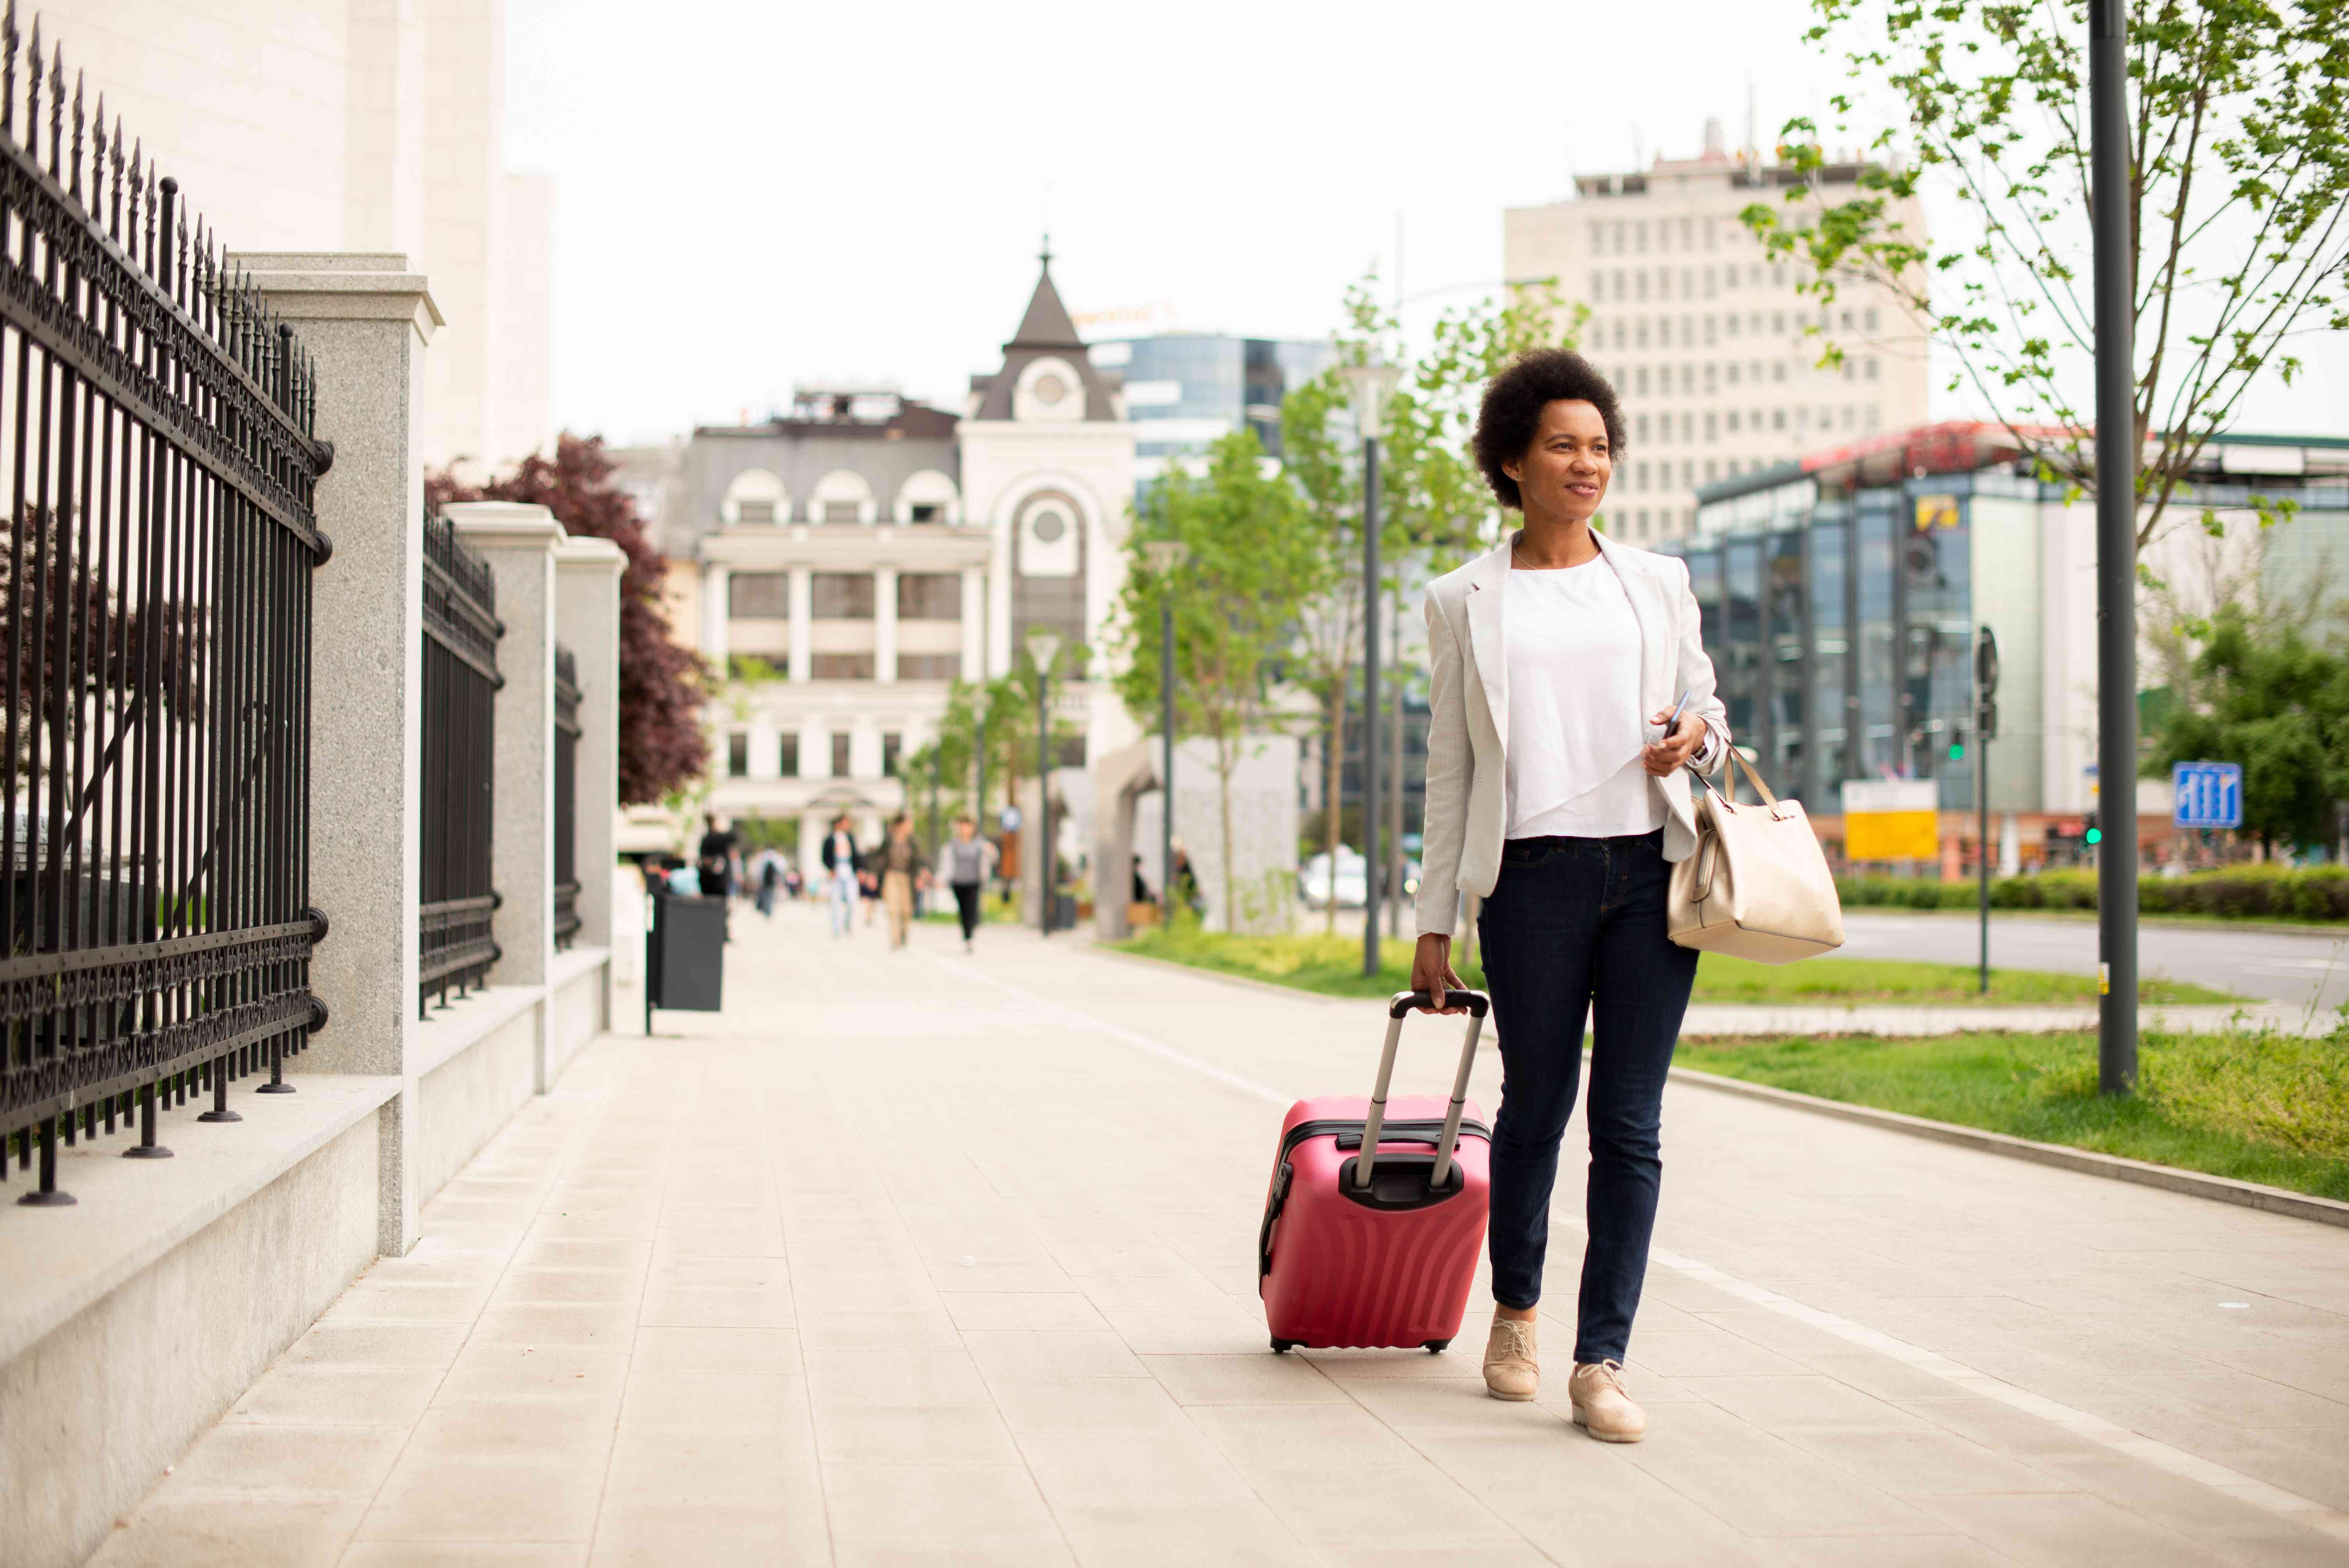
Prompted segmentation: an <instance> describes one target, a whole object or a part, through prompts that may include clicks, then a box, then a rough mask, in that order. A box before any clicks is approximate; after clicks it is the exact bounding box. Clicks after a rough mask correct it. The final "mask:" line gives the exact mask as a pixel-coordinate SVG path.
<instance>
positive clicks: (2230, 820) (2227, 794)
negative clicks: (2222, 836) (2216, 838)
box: [2169, 762, 2243, 828]
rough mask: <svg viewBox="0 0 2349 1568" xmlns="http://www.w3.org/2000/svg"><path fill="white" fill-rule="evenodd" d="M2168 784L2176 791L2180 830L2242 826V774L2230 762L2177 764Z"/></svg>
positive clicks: (2236, 765) (2176, 818) (2235, 765)
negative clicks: (2174, 787)
mask: <svg viewBox="0 0 2349 1568" xmlns="http://www.w3.org/2000/svg"><path fill="white" fill-rule="evenodd" d="M2169 780H2170V782H2171V784H2173V785H2174V786H2176V788H2177V790H2178V809H2177V814H2176V817H2175V820H2176V822H2177V824H2178V826H2179V827H2181V828H2240V827H2241V826H2242V825H2243V770H2242V769H2241V767H2240V765H2238V764H2236V763H2232V762H2178V763H2174V764H2172V765H2171V767H2170V769H2169Z"/></svg>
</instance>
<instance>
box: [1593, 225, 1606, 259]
mask: <svg viewBox="0 0 2349 1568" xmlns="http://www.w3.org/2000/svg"><path fill="white" fill-rule="evenodd" d="M1606 249H1607V226H1606V225H1605V224H1603V223H1593V224H1591V225H1590V253H1591V254H1592V255H1594V256H1596V255H1599V254H1602V253H1605V251H1606Z"/></svg>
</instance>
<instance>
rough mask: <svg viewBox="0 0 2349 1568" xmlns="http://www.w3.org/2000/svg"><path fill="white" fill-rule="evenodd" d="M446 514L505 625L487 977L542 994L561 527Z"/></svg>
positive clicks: (549, 932) (547, 957) (547, 937)
mask: <svg viewBox="0 0 2349 1568" xmlns="http://www.w3.org/2000/svg"><path fill="white" fill-rule="evenodd" d="M447 512H448V517H449V521H451V522H453V523H455V524H456V526H457V537H458V538H459V539H460V540H462V541H463V542H465V543H467V544H468V545H471V547H472V548H473V549H474V550H475V551H477V552H480V553H481V558H482V559H483V560H485V561H487V562H489V563H490V571H491V573H492V576H493V578H494V579H495V581H496V583H497V593H498V619H499V620H500V621H502V622H503V623H504V624H505V634H504V635H503V636H502V637H500V638H499V639H498V678H499V680H500V682H501V683H502V684H501V685H500V686H498V696H497V745H496V751H495V764H494V766H495V768H496V773H495V775H494V777H495V780H496V782H495V784H494V787H493V788H492V792H491V797H490V804H491V817H490V857H491V872H490V885H491V886H492V887H493V888H495V889H497V892H498V907H497V912H496V913H493V914H492V915H491V916H490V934H491V935H492V937H493V938H495V939H496V941H497V944H498V964H497V967H496V968H495V969H494V970H492V972H491V978H492V980H493V981H494V982H495V983H496V984H498V985H545V984H546V980H547V974H548V971H549V969H550V968H551V966H552V965H553V964H554V551H555V547H556V546H557V545H559V544H561V543H562V542H563V540H564V532H563V525H562V524H561V523H559V522H557V521H554V513H553V512H551V511H547V510H546V508H544V507H543V506H529V505H524V504H523V503H520V502H516V501H499V500H483V501H460V502H458V503H456V504H454V505H451V506H450V507H449V508H448V509H447ZM542 1055H543V1053H542ZM538 1088H539V1090H540V1092H541V1093H543V1092H545V1089H546V1085H545V1084H544V1083H541V1084H540V1085H539V1086H538Z"/></svg>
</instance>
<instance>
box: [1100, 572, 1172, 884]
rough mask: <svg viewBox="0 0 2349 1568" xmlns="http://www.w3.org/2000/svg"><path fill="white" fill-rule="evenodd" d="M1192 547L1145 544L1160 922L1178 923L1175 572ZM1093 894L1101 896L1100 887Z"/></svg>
mask: <svg viewBox="0 0 2349 1568" xmlns="http://www.w3.org/2000/svg"><path fill="white" fill-rule="evenodd" d="M1190 553H1191V547H1190V546H1189V545H1187V544H1185V543H1184V542H1182V541H1181V540H1179V539H1154V540H1152V541H1150V542H1148V543H1146V544H1144V545H1143V547H1142V554H1143V559H1144V560H1146V561H1148V562H1150V572H1151V575H1153V576H1154V577H1156V578H1157V579H1158V729H1159V735H1160V737H1161V738H1162V741H1163V743H1164V751H1165V760H1164V762H1163V763H1162V764H1161V765H1160V767H1159V769H1158V909H1159V916H1160V923H1161V924H1164V925H1170V926H1171V925H1173V924H1174V573H1177V572H1179V571H1181V570H1182V567H1183V562H1184V561H1185V559H1186V558H1187V557H1188V556H1189V555H1190ZM1093 896H1094V897H1095V898H1099V897H1100V896H1101V893H1100V890H1099V888H1098V887H1096V888H1095V890H1094V893H1093Z"/></svg>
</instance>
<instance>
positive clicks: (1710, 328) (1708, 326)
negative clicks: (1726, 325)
mask: <svg viewBox="0 0 2349 1568" xmlns="http://www.w3.org/2000/svg"><path fill="white" fill-rule="evenodd" d="M1719 325H1721V324H1720V321H1719V319H1718V318H1717V317H1714V316H1710V315H1709V316H1706V317H1705V318H1704V346H1706V347H1707V348H1711V347H1712V346H1713V339H1714V338H1715V337H1716V336H1718V335H1719V334H1718V333H1717V332H1716V331H1715V330H1714V329H1715V328H1716V327H1718V326H1719Z"/></svg>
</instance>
